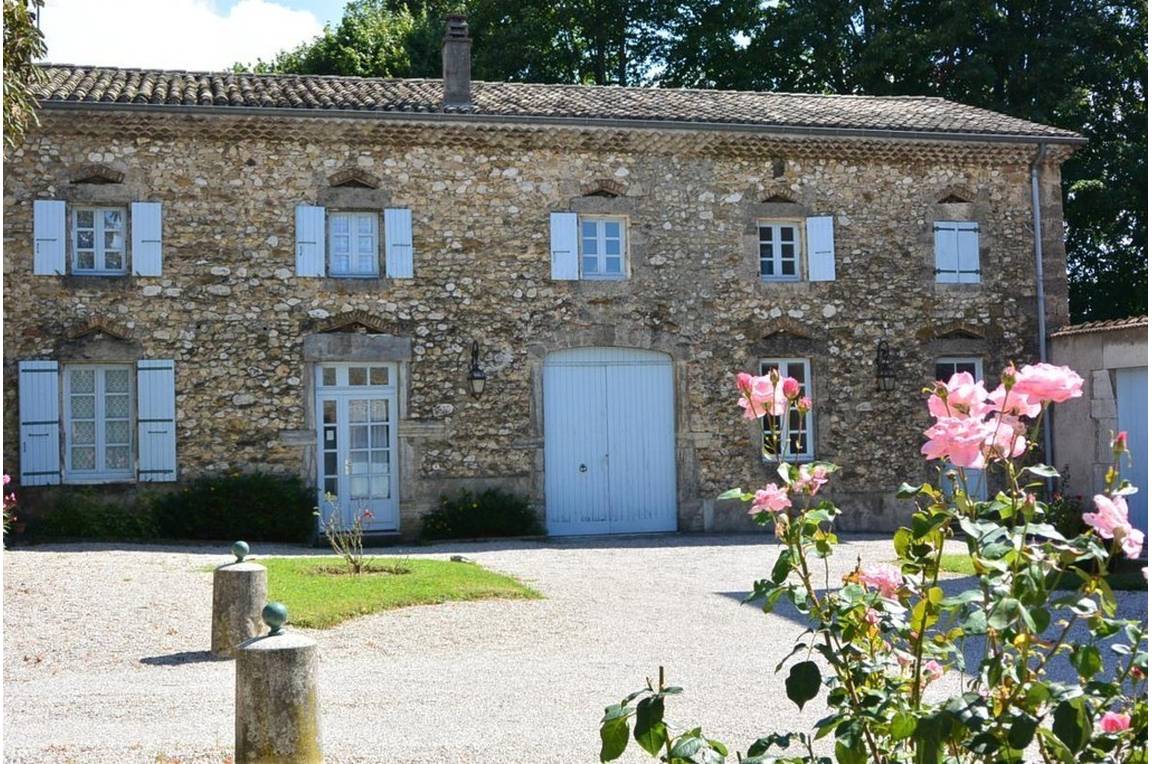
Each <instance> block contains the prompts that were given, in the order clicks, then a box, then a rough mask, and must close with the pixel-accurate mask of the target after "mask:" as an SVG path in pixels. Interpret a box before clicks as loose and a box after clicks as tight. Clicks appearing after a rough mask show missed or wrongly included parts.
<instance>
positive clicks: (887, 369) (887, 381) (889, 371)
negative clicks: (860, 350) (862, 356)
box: [876, 340, 896, 393]
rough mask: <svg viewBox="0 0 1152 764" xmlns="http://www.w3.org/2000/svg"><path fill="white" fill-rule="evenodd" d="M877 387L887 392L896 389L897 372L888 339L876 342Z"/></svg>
mask: <svg viewBox="0 0 1152 764" xmlns="http://www.w3.org/2000/svg"><path fill="white" fill-rule="evenodd" d="M876 389H877V390H879V391H881V392H885V393H890V392H892V391H893V390H895V389H896V373H895V370H894V364H893V363H892V349H891V348H889V347H888V340H880V341H879V342H877V343H876Z"/></svg>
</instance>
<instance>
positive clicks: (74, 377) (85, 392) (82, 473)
mask: <svg viewBox="0 0 1152 764" xmlns="http://www.w3.org/2000/svg"><path fill="white" fill-rule="evenodd" d="M132 376H133V374H132V367H130V366H90V365H83V366H69V367H66V373H65V375H64V401H65V407H64V437H65V447H64V473H65V477H66V479H71V480H93V481H95V480H118V479H123V480H128V479H131V478H132V476H133V472H134V464H133V461H132Z"/></svg>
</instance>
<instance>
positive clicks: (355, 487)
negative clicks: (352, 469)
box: [348, 477, 368, 498]
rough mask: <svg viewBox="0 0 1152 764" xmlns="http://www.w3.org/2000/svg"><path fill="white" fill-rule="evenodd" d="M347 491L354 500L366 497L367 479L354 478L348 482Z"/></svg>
mask: <svg viewBox="0 0 1152 764" xmlns="http://www.w3.org/2000/svg"><path fill="white" fill-rule="evenodd" d="M348 489H349V492H350V493H351V494H352V496H353V497H354V498H364V497H366V496H367V495H368V478H367V477H354V478H352V479H351V480H349V481H348Z"/></svg>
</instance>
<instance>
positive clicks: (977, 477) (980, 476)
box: [932, 355, 988, 500]
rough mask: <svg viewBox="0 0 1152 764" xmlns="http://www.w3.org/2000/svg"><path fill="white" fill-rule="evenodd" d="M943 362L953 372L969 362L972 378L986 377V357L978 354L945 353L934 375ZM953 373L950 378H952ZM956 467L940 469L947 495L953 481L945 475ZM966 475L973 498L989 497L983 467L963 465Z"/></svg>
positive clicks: (949, 493) (936, 364)
mask: <svg viewBox="0 0 1152 764" xmlns="http://www.w3.org/2000/svg"><path fill="white" fill-rule="evenodd" d="M942 364H949V365H951V366H952V374H955V373H956V372H957V369H956V367H957V366H959V365H960V364H968V365H971V366H973V367H975V369H976V371H975V373H973V374H972V378H973V379H974V380H975V381H976V382H979V381H980V380H982V379H984V359H983V358H980V357H978V356H964V355H945V356H940V357H939V358H937V359H936V363H935V364H934V365H933V367H932V374H933V376H938V375H937V374H936V367H937V366H940V365H942ZM952 374H949V375H948V378H949V379H951V378H952ZM938 381H940V382H947V381H948V380H947V379H942V380H938ZM952 469H956V468H955V467H953V466H952V465H951V464H946V465H945V467H944V469H943V470H941V471H940V490H942V491H944V495H945V496H951V495H952V483H951V481H949V480H948V478H947V477H946V476H945V473H947V472H948V471H949V470H952ZM961 469H963V471H964V473H965V476H964V482H965V483H966V484H967V485H968V490H969V492H970V493H971V495H972V498H974V499H978V500H985V499H987V498H988V472H987V471H986V470H981V469H972V468H969V467H963V468H961Z"/></svg>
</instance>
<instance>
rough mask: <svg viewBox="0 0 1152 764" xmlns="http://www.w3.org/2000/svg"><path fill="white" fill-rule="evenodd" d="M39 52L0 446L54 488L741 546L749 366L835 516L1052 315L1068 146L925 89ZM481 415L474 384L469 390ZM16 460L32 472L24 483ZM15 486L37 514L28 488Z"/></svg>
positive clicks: (461, 48)
mask: <svg viewBox="0 0 1152 764" xmlns="http://www.w3.org/2000/svg"><path fill="white" fill-rule="evenodd" d="M469 44H470V43H469V40H468V37H467V27H466V25H465V24H464V23H463V22H462V21H460V20H458V19H455V20H450V24H449V29H448V34H447V36H446V38H445V42H444V62H445V78H444V79H443V81H441V80H380V79H356V78H340V77H321V76H286V75H252V74H234V73H189V72H164V71H146V70H133V69H111V68H96V67H83V66H67V65H47V66H45V74H46V75H47V82H46V84H45V85H43V86H42V88H41V91H40V96H41V99H42V106H43V108H42V111H41V120H42V124H41V126H40V127H39V128H37V129H35V130H34V131H32V132H31V134H30V135H28V137H27V138H26V140H25V141H24V143H23V145H22V146H20V147H19V148H17V149H15V150H9V151H8V153H7V154H6V166H5V169H6V173H5V189H4V204H5V217H4V274H5V279H4V298H5V305H6V308H5V317H6V321H5V322H4V373H5V381H6V383H7V384H6V385H5V403H6V404H7V405H6V408H5V420H4V432H5V435H4V445H5V447H6V452H7V454H8V455H9V457H8V459H7V461H6V464H7V465H8V469H10V470H14V471H16V472H18V473H19V475H20V478H19V482H20V483H21V486H22V491H23V495H24V496H26V497H32V496H34V495H35V493H36V492H37V491H38V490H44V491H49V490H58V489H50V488H46V489H38V488H35V487H36V486H53V485H58V484H65V485H66V484H81V483H83V484H88V483H100V484H105V483H108V484H121V485H122V486H123V485H126V486H128V488H127V489H124V488H120V489H117V490H135V489H134V488H132V486H135V485H137V484H139V483H144V482H149V483H150V482H157V483H170V482H172V481H182V480H187V479H191V478H195V477H197V476H200V475H204V474H210V473H216V472H221V471H224V470H228V469H234V468H239V469H243V470H265V471H273V472H279V473H292V474H300V475H302V476H304V477H305V478H306V479H307V480H308V481H309V482H310V483H314V484H316V486H317V490H318V495H319V494H321V493H323V492H325V491H327V492H330V493H332V494H335V495H336V496H337V497H338V499H337V503H338V504H339V505H340V506H342V507H343V508H344V509H345V511H350V508H351V507H352V506H353V505H356V506H363V505H369V506H371V507H372V508H373V509H374V511H375V516H376V520H375V525H374V526H373V530H377V531H381V532H397V531H398V532H400V533H403V534H409V533H411V532H414V531H415V530H416V529H417V528H418V526H419V517H420V515H421V513H422V512H424V511H426V510H427V509H428V508H430V507H431V506H433V505H434V504H435V502H436V500H437V499H438V497H439V496H440V495H441V494H442V493H444V492H447V491H452V490H454V489H456V488H457V487H462V486H468V487H479V486H486V485H502V486H504V487H507V488H509V489H511V490H514V491H518V492H521V493H524V494H527V495H529V496H531V497H532V498H533V499H534V500H536V501H537V502H538V504H539V506H540V511H541V513H542V516H543V517H544V518H545V519H546V521H547V527H548V529H549V531H550V532H551V533H553V534H565V533H609V532H634V531H666V530H676V529H680V530H685V531H694V530H710V529H739V528H747V527H750V523H749V522H748V519H747V517H746V515H745V511H744V508H743V507H741V506H736V505H734V504H730V503H724V502H717V501H715V497H716V496H717V495H718V494H719V493H720V492H722V491H723V490H725V489H727V488H730V487H732V486H734V485H743V486H754V485H756V484H758V483H763V482H764V481H765V480H766V479H767V478H768V477H769V476H770V475H771V474H773V472H774V466H773V464H772V462H771V459H770V458H766V457H765V455H764V448H763V434H762V429H761V423H759V422H746V421H743V420H741V418H740V417H739V410H738V409H737V407H736V405H735V403H736V393H735V391H734V387H733V375H734V373H735V372H736V371H739V370H748V371H762V370H765V369H767V368H769V367H772V366H776V367H784V368H786V369H787V370H788V372H789V373H792V374H794V375H797V376H799V377H800V379H801V380H802V381H803V383H804V385H805V387H806V392H807V393H808V394H809V395H810V396H811V397H812V398H813V400H814V402H815V411H814V412H813V413H812V414H811V415H809V416H807V417H805V418H804V419H802V420H797V421H793V422H789V423H785V424H786V426H787V427H788V428H789V430H790V437H789V443H790V450H791V453H790V454H789V456H790V457H791V458H794V459H801V460H803V459H820V460H828V461H834V462H837V463H839V464H842V465H843V466H844V470H843V471H842V472H841V473H840V474H839V475H838V477H837V479H836V480H835V483H834V491H833V493H834V495H835V497H836V498H837V499H838V500H839V501H841V502H842V504H843V506H844V507H845V510H846V517H845V519H844V526H845V527H848V528H856V529H873V530H880V529H885V528H890V527H892V526H894V525H895V524H897V523H898V522H900V520H901V518H902V517H903V516H904V515H905V514H906V513H907V511H908V510H907V507H905V506H902V505H901V504H899V503H898V502H897V501H896V499H895V497H894V495H893V494H894V490H895V487H896V486H898V485H899V484H900V482H901V481H903V480H905V479H918V478H927V477H928V476H929V475H930V468H929V466H928V465H925V463H924V462H923V460H922V459H921V458H920V456H919V447H920V443H921V435H920V433H921V430H923V429H924V427H925V426H926V422H925V421H922V419H923V417H921V416H920V412H921V411H922V410H923V409H922V408H921V404H920V403H919V401H920V400H921V397H922V395H921V390H922V388H923V387H924V386H925V385H926V384H928V383H930V382H931V380H932V379H933V378H934V375H939V374H944V373H948V372H949V371H950V370H954V369H957V368H971V369H974V370H977V371H978V372H982V371H983V370H985V369H986V370H989V371H990V372H994V371H995V370H997V369H999V368H1000V367H1001V365H1003V364H1004V363H1006V362H1008V361H1009V360H1029V359H1034V358H1035V357H1036V356H1037V352H1038V345H1039V342H1038V338H1039V337H1040V336H1041V333H1042V332H1044V331H1045V329H1044V326H1045V325H1046V326H1060V325H1063V324H1065V323H1066V322H1067V299H1066V297H1067V287H1066V265H1065V254H1064V247H1063V242H1062V231H1063V213H1062V204H1061V191H1060V164H1061V162H1062V161H1063V160H1064V159H1066V158H1067V157H1068V156H1069V155H1070V154H1071V152H1072V151H1073V150H1074V149H1075V147H1076V146H1077V145H1078V144H1080V143H1082V142H1083V139H1082V138H1080V137H1079V136H1078V135H1076V134H1073V133H1069V132H1066V131H1063V130H1060V129H1056V128H1052V127H1046V126H1043V125H1038V124H1034V123H1030V122H1026V121H1023V120H1019V119H1015V118H1012V117H1007V116H1004V115H1001V114H996V113H993V112H989V111H985V110H981V109H976V108H972V107H968V106H964V105H960V104H956V103H950V102H947V101H944V100H940V99H936V98H920V97H857V96H820V95H799V94H779V93H757V92H716V91H692V90H657V89H641V88H622V87H589V86H562V85H535V84H515V83H490V82H473V81H471V79H470V74H469V66H468V60H469V50H468V47H469ZM481 376H482V377H484V386H483V390H482V391H480V394H479V395H476V394H474V393H475V392H476V391H475V390H474V389H473V388H474V386H476V387H478V386H479V385H480V384H481V381H480V379H479V377H481ZM17 455H18V456H19V469H18V470H17V469H16V460H17ZM29 487H32V490H29Z"/></svg>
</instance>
